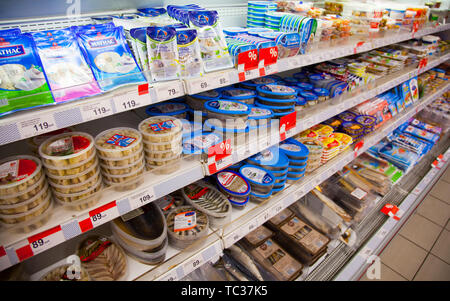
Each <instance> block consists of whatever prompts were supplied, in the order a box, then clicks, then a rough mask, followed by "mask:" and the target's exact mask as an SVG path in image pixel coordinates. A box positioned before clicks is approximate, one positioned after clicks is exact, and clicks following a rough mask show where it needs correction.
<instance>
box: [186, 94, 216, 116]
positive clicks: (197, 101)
mask: <svg viewBox="0 0 450 301" xmlns="http://www.w3.org/2000/svg"><path fill="white" fill-rule="evenodd" d="M220 97H221V93H220V92H218V91H216V90H210V91H205V92H202V93H199V94H194V95H187V96H186V104H187V105H188V106H189V107H191V109H193V110H196V111H203V110H204V108H205V103H206V102H207V101H210V100H219V99H220Z"/></svg>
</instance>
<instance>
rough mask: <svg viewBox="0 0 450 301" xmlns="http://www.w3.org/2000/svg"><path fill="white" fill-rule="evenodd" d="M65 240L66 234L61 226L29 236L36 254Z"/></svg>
mask: <svg viewBox="0 0 450 301" xmlns="http://www.w3.org/2000/svg"><path fill="white" fill-rule="evenodd" d="M65 240H66V239H65V238H64V234H63V232H62V230H61V227H59V226H58V227H56V228H53V229H50V230H48V231H45V232H42V233H40V234H37V235H34V236H32V237H29V238H28V241H29V243H30V247H31V250H32V251H33V254H34V255H36V254H39V253H42V252H44V251H46V250H48V249H51V248H53V247H54V246H56V245H58V244H60V243H62V242H64V241H65Z"/></svg>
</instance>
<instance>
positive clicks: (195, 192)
mask: <svg viewBox="0 0 450 301" xmlns="http://www.w3.org/2000/svg"><path fill="white" fill-rule="evenodd" d="M181 194H182V196H183V197H184V199H185V201H186V203H187V204H189V205H191V206H193V207H194V208H196V209H197V210H200V211H202V212H204V213H205V214H207V215H208V220H209V224H210V225H211V226H212V227H220V226H223V225H224V224H226V223H228V222H229V221H230V220H231V204H230V202H229V201H228V199H227V197H226V196H225V195H223V194H222V193H221V192H220V191H219V190H217V189H216V188H215V187H213V186H211V185H209V184H206V183H205V182H203V181H198V182H196V183H193V184H190V185H187V186H186V187H184V188H182V189H181Z"/></svg>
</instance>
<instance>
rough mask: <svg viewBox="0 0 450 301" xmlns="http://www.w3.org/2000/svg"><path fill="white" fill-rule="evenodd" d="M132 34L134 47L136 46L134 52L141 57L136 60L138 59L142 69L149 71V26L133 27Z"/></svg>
mask: <svg viewBox="0 0 450 301" xmlns="http://www.w3.org/2000/svg"><path fill="white" fill-rule="evenodd" d="M130 36H131V39H132V40H133V43H132V47H133V48H134V53H135V54H137V55H136V57H137V58H139V59H136V60H137V61H138V63H139V66H140V67H141V69H142V70H143V71H147V70H148V69H149V64H148V55H147V28H146V27H139V28H132V29H131V30H130Z"/></svg>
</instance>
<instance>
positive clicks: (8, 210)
mask: <svg viewBox="0 0 450 301" xmlns="http://www.w3.org/2000/svg"><path fill="white" fill-rule="evenodd" d="M49 194H50V190H49V189H48V184H45V187H44V188H43V189H42V190H41V191H39V192H38V193H37V194H36V195H35V196H34V197H32V198H30V199H28V200H27V201H25V202H21V203H18V204H14V205H1V206H0V214H1V215H11V214H20V213H25V212H28V211H30V210H32V209H33V208H36V207H37V206H39V204H41V203H42V202H44V201H45V200H47V198H48V196H49Z"/></svg>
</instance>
